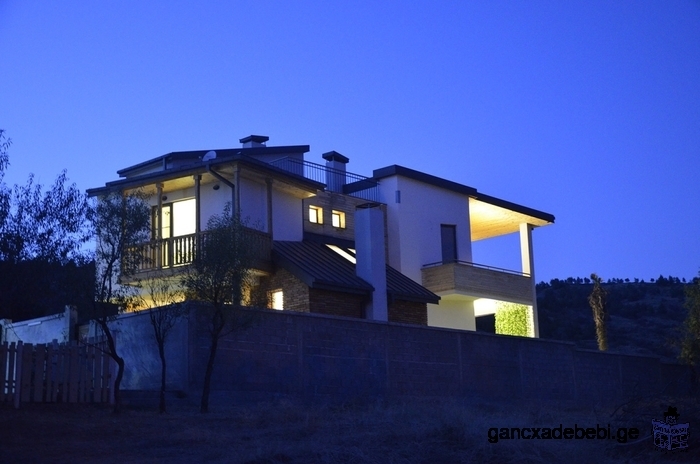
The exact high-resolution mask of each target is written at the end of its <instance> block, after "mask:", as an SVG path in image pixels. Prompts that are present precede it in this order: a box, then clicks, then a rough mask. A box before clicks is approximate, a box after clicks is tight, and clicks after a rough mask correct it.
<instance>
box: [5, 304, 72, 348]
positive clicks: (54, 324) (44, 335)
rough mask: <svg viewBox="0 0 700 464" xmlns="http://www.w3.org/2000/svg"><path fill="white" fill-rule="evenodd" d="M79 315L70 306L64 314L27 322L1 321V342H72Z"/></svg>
mask: <svg viewBox="0 0 700 464" xmlns="http://www.w3.org/2000/svg"><path fill="white" fill-rule="evenodd" d="M77 317H78V313H77V311H76V310H75V309H72V308H71V307H70V306H66V308H65V310H64V311H63V312H60V313H57V314H53V315H51V316H45V317H39V318H36V319H30V320H26V321H18V322H11V321H10V320H9V319H0V341H2V342H8V343H12V342H18V341H22V342H24V343H51V342H52V341H54V340H57V341H58V342H59V343H63V342H67V341H69V340H70V332H71V326H72V325H73V324H75V323H76V321H77Z"/></svg>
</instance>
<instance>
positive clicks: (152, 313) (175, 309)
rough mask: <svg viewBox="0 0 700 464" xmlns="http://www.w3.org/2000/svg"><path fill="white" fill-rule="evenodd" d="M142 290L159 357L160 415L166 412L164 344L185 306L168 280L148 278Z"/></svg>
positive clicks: (179, 293) (179, 291)
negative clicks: (146, 299) (145, 298)
mask: <svg viewBox="0 0 700 464" xmlns="http://www.w3.org/2000/svg"><path fill="white" fill-rule="evenodd" d="M144 288H145V289H146V291H147V292H148V296H149V299H148V301H147V302H145V304H144V306H148V307H150V310H149V311H148V317H149V320H150V322H151V326H152V327H153V335H154V337H155V341H156V345H157V346H158V355H159V356H160V365H161V375H160V401H159V404H158V410H159V412H160V413H161V414H163V413H165V412H166V403H165V392H166V368H167V365H166V358H165V344H166V342H167V341H168V337H169V336H170V333H171V332H172V330H173V328H174V327H175V325H176V324H177V323H178V321H180V319H181V318H182V317H184V316H185V315H186V314H187V305H186V304H184V303H181V301H182V299H183V296H184V293H183V291H182V289H181V288H180V287H179V285H177V284H176V283H175V282H174V281H173V280H172V279H170V278H156V277H150V278H148V279H146V280H145V282H144Z"/></svg>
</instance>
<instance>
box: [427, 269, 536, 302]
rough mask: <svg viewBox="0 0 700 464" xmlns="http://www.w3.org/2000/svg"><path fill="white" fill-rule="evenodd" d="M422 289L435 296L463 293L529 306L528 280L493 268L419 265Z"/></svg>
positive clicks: (515, 273)
mask: <svg viewBox="0 0 700 464" xmlns="http://www.w3.org/2000/svg"><path fill="white" fill-rule="evenodd" d="M421 272H422V276H423V286H424V287H425V288H427V289H429V290H430V291H432V292H435V293H438V294H450V293H457V294H465V295H472V296H475V297H480V298H491V299H495V300H504V301H512V302H515V303H521V304H532V301H533V298H534V295H533V285H532V277H530V276H529V275H527V274H524V273H522V272H518V271H511V270H508V269H501V268H497V267H493V266H484V265H481V264H475V263H469V262H464V261H452V262H446V263H431V264H427V265H425V266H423V269H422V271H421Z"/></svg>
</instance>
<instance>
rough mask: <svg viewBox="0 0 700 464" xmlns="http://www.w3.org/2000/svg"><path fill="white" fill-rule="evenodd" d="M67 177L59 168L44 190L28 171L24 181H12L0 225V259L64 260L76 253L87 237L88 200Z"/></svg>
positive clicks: (16, 260)
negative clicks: (52, 182)
mask: <svg viewBox="0 0 700 464" xmlns="http://www.w3.org/2000/svg"><path fill="white" fill-rule="evenodd" d="M67 181H68V178H67V176H66V171H63V172H62V173H61V174H60V175H59V176H58V178H57V179H56V181H55V182H54V184H53V186H52V187H51V188H50V189H49V190H46V191H45V192H44V188H43V186H42V185H41V184H36V183H34V176H33V175H31V174H30V175H29V180H28V181H27V184H26V185H24V186H18V185H15V187H14V189H13V191H12V193H11V195H10V198H9V202H10V203H9V206H10V207H9V208H8V211H7V214H6V215H5V218H4V221H3V224H2V226H1V227H0V260H2V261H9V262H14V263H17V262H20V261H29V260H39V261H44V262H59V263H65V262H68V261H69V260H71V259H72V258H74V257H75V256H76V255H78V254H80V248H81V246H82V245H83V244H84V243H86V242H87V241H88V240H89V238H90V233H89V231H88V229H87V227H86V225H87V224H86V220H87V218H86V211H87V210H88V207H87V206H88V202H87V197H86V195H85V194H84V193H82V192H81V191H80V190H79V189H78V187H77V186H76V185H75V184H71V185H67Z"/></svg>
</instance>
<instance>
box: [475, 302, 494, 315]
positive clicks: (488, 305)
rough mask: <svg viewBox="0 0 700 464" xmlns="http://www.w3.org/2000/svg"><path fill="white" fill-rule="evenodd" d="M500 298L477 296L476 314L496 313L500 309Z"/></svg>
mask: <svg viewBox="0 0 700 464" xmlns="http://www.w3.org/2000/svg"><path fill="white" fill-rule="evenodd" d="M499 303H500V302H499V301H498V300H491V299H489V298H477V299H476V300H474V316H485V315H487V314H496V310H497V309H498V304H499Z"/></svg>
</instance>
